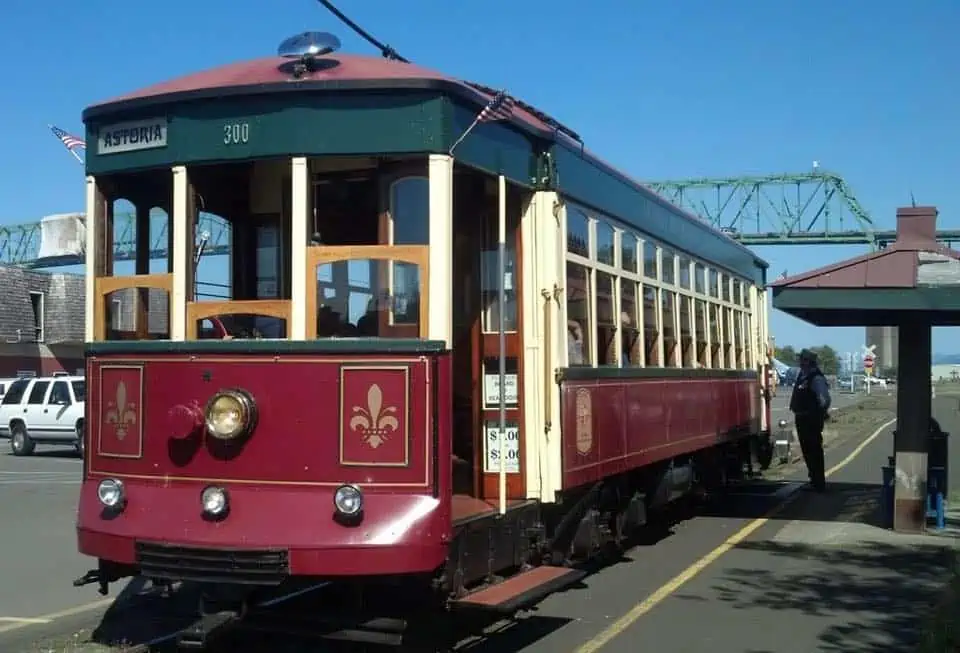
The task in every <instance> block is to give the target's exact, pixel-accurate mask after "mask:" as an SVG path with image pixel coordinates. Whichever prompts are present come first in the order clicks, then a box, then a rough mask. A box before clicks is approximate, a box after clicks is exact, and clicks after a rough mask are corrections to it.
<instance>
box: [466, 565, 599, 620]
mask: <svg viewBox="0 0 960 653" xmlns="http://www.w3.org/2000/svg"><path fill="white" fill-rule="evenodd" d="M586 575H587V572H585V571H582V570H580V569H570V568H568V567H552V566H550V565H543V566H541V567H534V568H533V569H530V570H527V571H525V572H523V573H520V574H517V575H516V576H513V577H511V578H508V579H507V580H505V581H503V582H502V583H497V584H496V585H490V586H488V587H484V588H482V589H479V590H476V591H475V592H471V593H469V594H467V595H466V596H464V597H463V598H460V599H457V600H456V601H454V602H453V604H452V605H453V607H455V608H459V609H474V610H488V611H491V612H499V613H503V614H510V613H513V612H516V611H517V610H520V609H522V608H525V607H528V606H531V605H533V604H534V603H537V602H538V601H540V600H542V599H543V598H544V597H546V596H548V595H549V594H552V593H554V592H557V591H559V590H562V589H563V588H565V587H568V586H570V585H573V584H574V583H576V582H577V581H579V580H580V579H581V578H583V577H584V576H586Z"/></svg>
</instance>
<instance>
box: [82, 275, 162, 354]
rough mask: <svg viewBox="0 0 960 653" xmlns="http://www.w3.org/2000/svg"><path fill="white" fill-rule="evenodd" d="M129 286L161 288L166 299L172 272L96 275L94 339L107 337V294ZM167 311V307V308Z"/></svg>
mask: <svg viewBox="0 0 960 653" xmlns="http://www.w3.org/2000/svg"><path fill="white" fill-rule="evenodd" d="M131 288H153V289H155V290H163V291H165V292H166V293H167V301H168V302H169V300H170V295H171V293H172V292H173V275H172V274H132V275H125V276H122V277H115V276H109V277H97V278H96V279H95V280H94V285H93V294H94V304H93V338H94V340H106V339H107V321H106V319H105V316H104V314H105V313H106V309H107V307H106V299H107V296H108V295H110V294H112V293H115V292H117V291H119V290H128V289H131ZM135 302H136V303H135V305H137V304H139V299H136V300H135ZM168 312H169V309H168Z"/></svg>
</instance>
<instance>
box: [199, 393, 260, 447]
mask: <svg viewBox="0 0 960 653" xmlns="http://www.w3.org/2000/svg"><path fill="white" fill-rule="evenodd" d="M255 410H256V407H255V406H254V404H253V398H252V397H251V396H250V395H248V394H247V393H246V392H243V391H242V390H221V391H220V392H218V393H217V394H215V395H213V397H211V398H210V401H208V402H207V410H206V415H205V417H206V424H207V432H208V433H209V434H210V435H212V436H213V437H215V438H217V439H219V440H233V439H235V438H239V437H241V436H243V435H246V434H247V433H249V432H250V429H251V428H252V427H253V420H254V417H255Z"/></svg>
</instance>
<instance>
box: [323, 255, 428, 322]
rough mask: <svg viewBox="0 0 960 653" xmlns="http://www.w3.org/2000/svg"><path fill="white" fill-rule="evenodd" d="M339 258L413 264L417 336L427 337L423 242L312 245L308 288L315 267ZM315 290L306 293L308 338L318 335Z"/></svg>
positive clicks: (425, 258)
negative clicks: (416, 284)
mask: <svg viewBox="0 0 960 653" xmlns="http://www.w3.org/2000/svg"><path fill="white" fill-rule="evenodd" d="M342 261H386V262H400V263H409V264H411V265H415V266H417V268H418V276H419V282H420V300H419V311H418V318H419V320H418V321H419V336H420V337H421V338H426V337H427V329H428V325H427V316H428V315H429V311H428V304H429V297H430V270H429V264H428V261H429V247H428V246H426V245H331V246H328V245H312V246H310V247H308V248H307V288H309V289H312V288H315V287H316V285H317V268H318V267H320V266H321V265H326V264H329V263H338V262H342ZM317 310H318V307H317V293H316V291H313V290H310V291H308V292H307V306H306V314H307V325H306V326H307V329H306V335H307V339H308V340H312V339H314V338H316V337H317V319H316V316H317Z"/></svg>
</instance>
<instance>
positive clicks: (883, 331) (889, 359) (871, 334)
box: [866, 326, 900, 372]
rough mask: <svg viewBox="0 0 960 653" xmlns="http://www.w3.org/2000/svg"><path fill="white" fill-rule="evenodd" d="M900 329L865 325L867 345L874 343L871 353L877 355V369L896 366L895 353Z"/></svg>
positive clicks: (896, 352)
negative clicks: (874, 346)
mask: <svg viewBox="0 0 960 653" xmlns="http://www.w3.org/2000/svg"><path fill="white" fill-rule="evenodd" d="M899 333H900V330H899V329H897V327H889V326H882V327H867V334H866V344H867V347H870V346H871V345H876V346H877V348H876V349H874V350H873V353H874V354H876V355H877V360H876V367H877V371H878V372H879V371H880V370H885V369H888V368H891V367H892V368H894V369H896V368H897V354H898V347H899V346H900V344H899V337H898V335H899Z"/></svg>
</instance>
